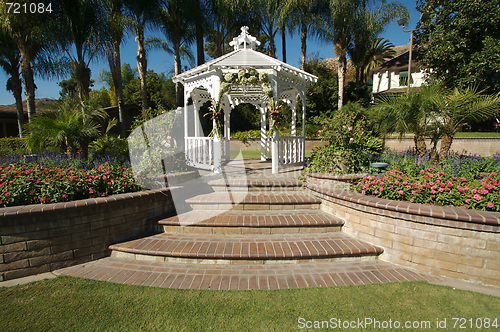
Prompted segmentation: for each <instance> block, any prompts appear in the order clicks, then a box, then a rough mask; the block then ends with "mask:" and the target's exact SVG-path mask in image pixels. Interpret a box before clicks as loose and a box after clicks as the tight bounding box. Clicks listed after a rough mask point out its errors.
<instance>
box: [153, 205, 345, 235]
mask: <svg viewBox="0 0 500 332" xmlns="http://www.w3.org/2000/svg"><path fill="white" fill-rule="evenodd" d="M158 224H159V225H160V226H163V230H164V231H165V232H166V233H190V234H243V235H245V234H294V233H325V232H336V231H340V228H341V227H342V225H343V224H344V222H343V221H342V220H341V219H339V218H336V217H334V216H332V215H329V214H327V213H325V212H323V211H320V210H288V211H279V210H278V211H271V210H265V211H245V210H243V211H241V210H236V211H232V210H230V211H226V212H223V213H221V212H220V211H218V210H211V211H199V210H194V211H190V212H187V213H184V214H181V215H176V216H173V217H170V218H166V219H162V220H160V221H159V222H158Z"/></svg>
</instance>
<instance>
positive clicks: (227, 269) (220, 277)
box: [55, 257, 436, 290]
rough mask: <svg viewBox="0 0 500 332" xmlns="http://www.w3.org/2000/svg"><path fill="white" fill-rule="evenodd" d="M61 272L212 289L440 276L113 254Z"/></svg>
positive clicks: (392, 269)
mask: <svg viewBox="0 0 500 332" xmlns="http://www.w3.org/2000/svg"><path fill="white" fill-rule="evenodd" d="M55 273H56V274H57V275H66V276H73V277H80V278H88V279H94V280H101V281H109V282H115V283H122V284H130V285H141V286H151V287H162V288H178V289H212V290H219V289H220V290H249V289H260V290H271V289H283V288H304V287H327V286H345V285H362V284H373V283H385V282H395V281H417V280H420V281H434V280H436V278H434V277H431V276H428V275H425V274H419V273H415V272H412V271H410V270H407V269H404V268H400V267H396V266H394V265H391V264H388V263H385V262H382V261H352V262H349V261H346V262H335V263H329V262H326V263H305V264H258V265H257V264H252V265H239V264H234V265H217V264H214V265H207V264H179V263H168V264H165V263H158V262H147V261H137V260H136V261H125V260H123V259H116V258H112V257H110V258H104V259H101V260H98V261H95V262H91V263H88V264H83V265H79V266H73V267H69V268H66V269H62V270H58V271H56V272H55Z"/></svg>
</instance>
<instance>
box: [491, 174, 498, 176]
mask: <svg viewBox="0 0 500 332" xmlns="http://www.w3.org/2000/svg"><path fill="white" fill-rule="evenodd" d="M490 175H491V176H496V175H498V174H497V173H490Z"/></svg>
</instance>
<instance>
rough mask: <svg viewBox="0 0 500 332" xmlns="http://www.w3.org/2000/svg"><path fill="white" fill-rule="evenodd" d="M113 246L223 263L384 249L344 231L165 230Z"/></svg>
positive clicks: (124, 252)
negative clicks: (228, 232) (239, 232)
mask: <svg viewBox="0 0 500 332" xmlns="http://www.w3.org/2000/svg"><path fill="white" fill-rule="evenodd" d="M109 248H110V249H111V250H112V251H113V252H112V257H117V258H128V259H130V258H135V259H142V260H154V261H172V262H175V261H183V260H184V261H185V260H186V259H188V261H186V262H191V263H214V262H215V263H222V264H232V263H241V262H244V263H249V262H253V261H256V263H263V262H264V261H272V262H277V261H278V262H298V261H303V260H317V259H329V260H332V259H334V260H335V259H337V260H338V259H346V258H353V257H356V258H358V259H359V258H360V257H365V258H370V259H375V258H376V257H377V256H378V255H380V254H381V253H382V251H383V249H382V248H379V247H376V246H372V245H370V244H368V243H366V242H363V241H359V240H356V239H354V238H352V237H350V236H348V235H346V234H344V233H342V232H333V233H308V234H286V235H232V236H227V235H212V234H207V235H203V236H201V235H200V236H195V235H193V234H169V233H162V234H157V235H153V236H149V237H145V238H141V239H137V240H132V241H128V242H124V243H120V244H115V245H111V246H110V247H109Z"/></svg>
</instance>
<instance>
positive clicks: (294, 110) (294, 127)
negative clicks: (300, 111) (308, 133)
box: [291, 101, 297, 136]
mask: <svg viewBox="0 0 500 332" xmlns="http://www.w3.org/2000/svg"><path fill="white" fill-rule="evenodd" d="M291 108H292V132H291V136H297V102H296V101H295V102H292V103H291Z"/></svg>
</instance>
